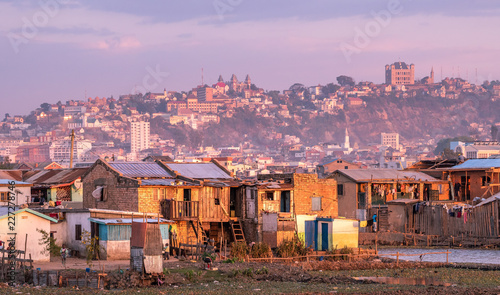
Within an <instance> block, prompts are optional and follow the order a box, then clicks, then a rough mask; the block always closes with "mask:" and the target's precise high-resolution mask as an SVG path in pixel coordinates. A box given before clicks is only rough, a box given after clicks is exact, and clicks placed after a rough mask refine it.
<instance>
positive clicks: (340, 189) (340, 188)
mask: <svg viewBox="0 0 500 295" xmlns="http://www.w3.org/2000/svg"><path fill="white" fill-rule="evenodd" d="M337 195H339V196H343V195H344V184H337Z"/></svg>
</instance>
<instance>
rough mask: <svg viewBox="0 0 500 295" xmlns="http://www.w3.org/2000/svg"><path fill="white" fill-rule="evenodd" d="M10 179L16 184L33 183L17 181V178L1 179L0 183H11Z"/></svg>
mask: <svg viewBox="0 0 500 295" xmlns="http://www.w3.org/2000/svg"><path fill="white" fill-rule="evenodd" d="M10 181H14V183H15V185H18V184H26V185H31V183H27V182H22V181H15V180H12V179H0V184H3V185H5V184H9V182H10Z"/></svg>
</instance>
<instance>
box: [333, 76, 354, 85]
mask: <svg viewBox="0 0 500 295" xmlns="http://www.w3.org/2000/svg"><path fill="white" fill-rule="evenodd" d="M337 82H338V83H339V84H340V86H354V85H356V82H354V79H353V78H352V77H349V76H344V75H341V76H338V77H337Z"/></svg>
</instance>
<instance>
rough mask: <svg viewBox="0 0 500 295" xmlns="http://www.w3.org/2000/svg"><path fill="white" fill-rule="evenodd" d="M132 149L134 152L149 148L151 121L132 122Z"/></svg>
mask: <svg viewBox="0 0 500 295" xmlns="http://www.w3.org/2000/svg"><path fill="white" fill-rule="evenodd" d="M130 133H131V136H130V151H131V153H132V154H135V153H137V152H140V151H142V150H145V149H148V148H149V134H150V129H149V122H130Z"/></svg>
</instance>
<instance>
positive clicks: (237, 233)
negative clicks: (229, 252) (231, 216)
mask: <svg viewBox="0 0 500 295" xmlns="http://www.w3.org/2000/svg"><path fill="white" fill-rule="evenodd" d="M229 224H230V225H231V229H232V231H233V237H234V242H236V243H239V242H243V243H245V242H246V241H245V234H244V233H243V226H241V221H240V220H239V219H238V220H237V221H233V220H231V221H229Z"/></svg>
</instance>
